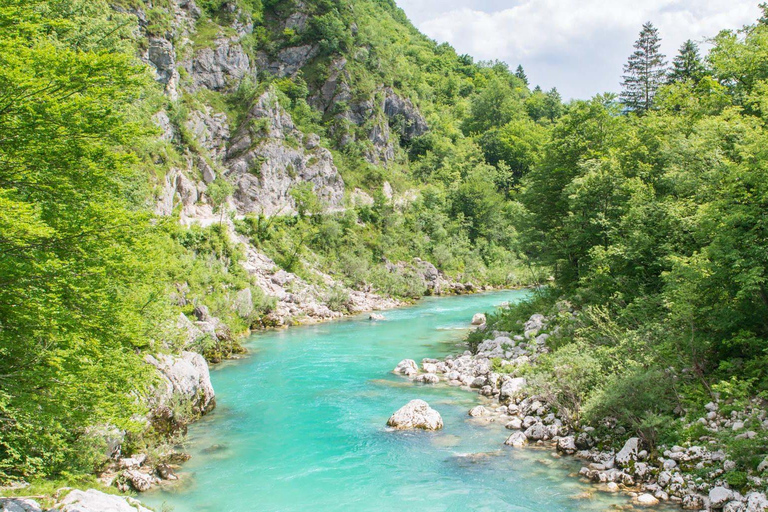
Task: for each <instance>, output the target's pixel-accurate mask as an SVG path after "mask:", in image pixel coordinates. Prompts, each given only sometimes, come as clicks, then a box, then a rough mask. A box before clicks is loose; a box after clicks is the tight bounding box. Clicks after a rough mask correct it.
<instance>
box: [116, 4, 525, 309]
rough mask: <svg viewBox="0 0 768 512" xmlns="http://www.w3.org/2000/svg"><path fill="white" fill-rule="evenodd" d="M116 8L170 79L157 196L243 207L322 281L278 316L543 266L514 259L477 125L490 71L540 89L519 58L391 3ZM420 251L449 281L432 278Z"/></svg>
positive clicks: (201, 211)
mask: <svg viewBox="0 0 768 512" xmlns="http://www.w3.org/2000/svg"><path fill="white" fill-rule="evenodd" d="M116 9H118V10H119V11H122V12H126V13H129V14H131V15H133V16H135V18H136V20H137V23H138V33H137V35H136V38H137V42H138V45H139V48H140V51H141V53H140V55H141V58H142V59H143V60H144V61H145V62H146V63H148V64H149V65H150V66H151V67H153V68H154V71H155V79H156V80H157V82H158V83H159V84H160V85H161V86H162V87H163V89H164V94H165V100H164V101H163V102H162V103H161V104H160V110H159V112H158V113H157V114H155V116H154V121H155V123H156V124H157V125H158V126H159V127H160V128H161V129H162V135H161V139H162V140H165V141H168V142H169V143H170V144H169V147H165V148H163V152H161V153H158V154H156V155H154V159H155V161H156V162H158V163H160V167H161V169H162V168H164V169H163V170H164V172H165V176H164V178H162V177H161V176H162V175H161V174H160V173H158V183H159V191H158V193H157V196H158V207H157V212H158V213H160V214H162V215H171V214H174V213H175V212H174V208H178V215H179V216H180V219H181V222H182V223H183V224H199V225H202V226H209V225H212V224H220V225H221V224H226V225H229V226H230V227H231V226H232V224H230V222H229V221H234V226H235V229H236V231H237V232H238V233H239V234H240V235H244V238H240V241H242V242H245V243H246V244H247V245H250V248H249V249H248V250H249V251H250V252H251V253H252V254H255V253H260V254H262V255H263V256H266V257H267V258H271V260H272V261H274V262H275V265H274V266H273V268H274V270H284V271H287V272H289V273H291V274H297V275H298V276H299V277H300V278H301V279H303V280H304V281H306V282H308V283H310V284H311V285H314V289H312V288H311V287H306V286H303V288H302V289H303V290H304V291H307V290H309V292H310V293H308V294H307V293H304V294H301V295H302V296H301V297H300V298H299V300H298V301H297V300H295V297H289V298H288V300H285V299H286V297H285V295H284V294H283V293H282V292H278V293H277V294H275V293H273V292H272V291H271V290H270V287H267V288H266V289H267V293H268V294H269V295H271V296H273V297H276V298H277V300H278V302H279V303H280V304H281V306H280V307H278V308H277V311H278V312H280V314H277V315H271V316H270V317H269V319H268V322H269V323H275V322H277V323H282V322H284V321H286V320H288V319H289V318H293V317H295V316H298V317H302V316H304V317H308V318H310V319H311V318H329V317H332V316H334V311H335V312H338V311H343V310H344V309H345V304H344V303H346V305H348V306H349V307H347V308H346V309H350V310H352V311H358V310H360V309H371V308H376V307H382V305H381V304H380V303H379V299H377V298H376V297H375V296H373V295H369V296H368V297H367V299H366V298H364V297H363V298H360V297H357V295H358V294H359V292H361V291H371V290H378V291H379V292H380V293H383V294H385V295H395V296H400V297H417V296H420V295H422V294H424V293H441V292H445V291H448V290H453V291H464V290H466V289H470V290H472V289H474V288H475V286H476V285H484V284H486V283H487V284H494V285H510V284H519V283H521V282H525V281H529V280H531V279H533V276H531V275H530V273H528V275H524V274H523V271H522V267H521V266H520V265H519V263H518V262H517V261H516V259H515V254H514V251H513V238H514V232H513V229H512V228H511V218H512V217H513V216H514V212H513V211H511V210H510V208H511V203H510V204H509V205H506V206H505V201H504V199H503V196H502V194H503V193H506V192H507V191H508V190H505V188H506V187H508V185H509V184H508V183H506V182H503V181H500V180H499V179H498V177H499V175H500V174H501V173H500V172H499V167H491V166H489V165H487V164H485V161H484V154H483V152H482V150H481V148H480V146H479V145H478V144H476V143H475V142H474V141H473V139H472V138H471V137H468V136H467V135H470V130H467V129H466V126H464V125H468V123H467V121H468V120H469V121H471V120H472V119H469V118H470V117H471V115H467V114H468V113H469V112H468V111H469V110H470V105H471V102H470V97H472V96H473V95H475V94H476V92H477V90H482V88H483V87H485V86H486V85H487V84H488V83H489V82H490V81H493V80H497V81H498V80H503V81H505V82H506V83H505V86H506V87H507V88H510V87H511V88H515V89H516V90H517V91H518V94H519V95H520V97H521V98H523V97H527V96H529V94H530V93H529V91H528V89H527V87H526V86H525V84H524V83H523V82H522V81H521V80H519V79H518V78H516V77H514V76H512V75H511V74H509V73H508V72H507V70H506V68H505V67H504V66H501V65H497V66H495V67H480V66H476V65H474V64H473V63H472V62H471V59H468V58H466V57H459V56H457V55H456V54H455V52H454V51H453V50H452V49H451V48H450V47H447V46H445V45H441V46H438V45H436V44H435V43H434V42H432V41H430V40H428V39H426V38H425V37H424V36H423V35H421V34H420V33H418V31H416V30H415V29H414V28H413V27H412V26H411V25H410V23H409V22H408V21H407V19H406V18H405V16H404V15H403V13H402V11H401V10H400V9H398V8H397V7H396V6H395V5H394V4H393V3H391V2H355V3H354V4H352V3H348V2H272V3H265V4H263V5H262V4H261V3H258V2H257V3H253V2H251V3H249V2H205V3H200V5H197V4H195V3H194V2H186V3H185V2H179V3H174V2H169V3H159V4H153V5H152V6H150V5H144V4H141V3H140V2H138V3H137V2H131V3H122V4H120V5H118V6H116ZM518 107H519V108H518V109H517V110H518V112H517V113H516V115H517V116H518V117H521V118H524V119H527V120H529V122H531V123H533V121H532V120H530V118H529V117H528V115H527V113H526V111H525V110H524V109H523V108H522V107H523V105H522V103H521V104H520V105H518ZM462 128H464V131H462ZM465 132H466V134H465ZM154 170H155V172H157V169H154ZM427 183H431V184H432V185H431V187H429V188H427V189H424V186H425V184H427ZM425 193H426V194H425ZM294 214H298V215H294ZM267 217H278V218H277V219H275V220H269V221H268V220H266V218H267ZM225 221H227V222H225ZM339 255H342V256H343V257H342V258H339V257H338V256H339ZM417 257H421V258H423V259H426V260H428V261H431V262H434V263H435V264H436V265H437V269H434V268H433V267H432V266H430V269H429V272H432V273H437V272H440V273H445V274H446V277H445V278H443V277H440V279H441V280H444V281H446V283H445V284H443V285H441V286H433V285H432V284H431V281H430V279H433V278H430V279H425V278H424V273H423V271H422V270H421V269H419V268H418V267H419V265H420V264H417V265H413V264H412V261H413V258H417ZM388 260H394V261H395V262H397V261H402V262H405V264H400V265H393V264H389V263H387V262H388ZM268 266H269V264H268ZM516 267H518V268H519V269H521V270H516ZM252 268H256V267H253V266H252ZM319 269H322V272H318V271H319ZM264 270H266V268H265V269H264ZM326 274H329V275H326ZM260 276H261V278H262V280H263V279H264V278H268V279H272V278H271V277H270V276H265V275H264V273H263V272H261V274H260ZM418 276H421V277H420V278H419V277H418ZM451 279H454V280H458V281H459V282H460V283H462V284H461V285H459V283H454V284H453V285H450V284H449V282H450V281H451ZM296 282H298V281H296ZM278 284H281V283H278ZM262 288H264V287H263V286H262ZM329 295H334V299H335V300H333V301H332V302H333V303H335V306H336V307H335V308H333V310H330V309H328V308H327V307H323V305H322V303H324V302H325V303H327V302H328V301H327V300H326V299H327V298H328V296H329ZM346 296H350V297H351V298H350V299H349V300H346V299H345V297H346ZM340 300H341V302H342V304H338V302H339V301H340ZM366 300H367V301H368V302H366ZM289 303H291V304H296V303H298V304H299V305H302V304H305V303H306V304H307V306H306V307H300V308H299V309H298V311H297V310H296V308H295V307H294V308H290V307H288V304H289ZM332 306H333V305H332ZM289 310H290V311H291V313H287V312H288V311H289ZM283 312H286V314H283Z"/></svg>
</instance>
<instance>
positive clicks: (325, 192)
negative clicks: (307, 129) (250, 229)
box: [226, 90, 344, 215]
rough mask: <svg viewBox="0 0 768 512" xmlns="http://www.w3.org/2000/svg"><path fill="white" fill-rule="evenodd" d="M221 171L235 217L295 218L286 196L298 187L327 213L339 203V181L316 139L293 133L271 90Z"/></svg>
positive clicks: (252, 111) (291, 201)
mask: <svg viewBox="0 0 768 512" xmlns="http://www.w3.org/2000/svg"><path fill="white" fill-rule="evenodd" d="M226 165H227V167H228V169H229V171H228V172H227V178H228V179H229V180H230V181H232V182H233V183H234V184H235V195H234V197H235V201H236V203H237V208H238V211H239V212H240V213H249V212H259V213H264V214H266V215H279V214H283V215H286V214H291V213H294V212H295V211H296V210H295V202H294V199H293V198H292V197H291V195H290V192H291V190H292V189H293V188H294V187H295V186H296V185H299V184H301V183H309V184H311V186H312V189H313V190H314V192H315V194H316V195H317V197H318V199H320V201H321V202H322V203H323V204H324V205H325V206H326V207H327V208H338V207H340V206H341V205H342V201H343V199H344V181H343V180H342V179H341V176H340V175H339V173H338V171H337V170H336V167H335V166H334V165H333V157H332V156H331V153H330V151H328V150H327V149H326V148H324V147H322V146H320V137H318V136H317V135H315V134H307V135H305V134H303V133H302V132H301V131H299V130H298V129H297V128H296V126H295V125H294V123H293V120H292V119H291V116H290V115H288V113H287V112H286V111H285V109H283V108H282V107H281V106H280V103H279V101H278V99H277V95H276V94H275V92H274V91H273V90H268V91H267V92H265V93H264V94H262V95H261V96H260V97H259V98H258V99H257V100H256V102H255V103H254V105H253V107H252V108H251V109H250V111H249V112H248V115H247V117H246V122H245V123H244V127H243V128H242V129H241V130H240V132H239V133H238V134H237V135H236V136H235V137H234V138H233V139H232V142H231V145H230V146H229V149H228V150H227V160H226Z"/></svg>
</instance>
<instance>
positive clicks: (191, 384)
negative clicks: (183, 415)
mask: <svg viewBox="0 0 768 512" xmlns="http://www.w3.org/2000/svg"><path fill="white" fill-rule="evenodd" d="M145 360H146V361H147V362H148V363H149V364H151V365H152V366H154V367H155V368H157V369H158V371H159V374H160V376H161V378H162V381H161V383H160V384H159V385H158V388H157V393H156V395H155V397H154V398H153V402H154V404H153V405H154V406H155V407H169V406H170V405H171V404H172V402H174V401H176V402H182V403H187V404H189V406H190V409H191V411H192V412H193V413H194V414H204V413H206V412H208V411H210V410H211V409H213V407H214V406H215V393H214V390H213V385H212V384H211V377H210V374H209V371H208V363H206V362H205V359H204V358H203V356H201V355H200V354H197V353H195V352H187V351H185V352H182V353H181V355H180V356H170V355H165V354H159V355H157V356H151V355H147V356H145Z"/></svg>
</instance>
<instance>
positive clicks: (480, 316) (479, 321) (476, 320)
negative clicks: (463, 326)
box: [472, 313, 485, 325]
mask: <svg viewBox="0 0 768 512" xmlns="http://www.w3.org/2000/svg"><path fill="white" fill-rule="evenodd" d="M484 323H485V314H484V313H475V315H474V316H473V317H472V325H483V324H484Z"/></svg>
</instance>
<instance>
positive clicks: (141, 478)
mask: <svg viewBox="0 0 768 512" xmlns="http://www.w3.org/2000/svg"><path fill="white" fill-rule="evenodd" d="M123 477H125V479H126V480H127V481H128V482H129V483H130V484H131V487H133V488H134V489H136V490H137V491H139V492H145V491H148V490H149V488H150V487H152V484H153V483H154V478H153V477H152V476H151V475H148V474H147V473H142V472H141V471H139V470H137V469H128V470H125V471H123Z"/></svg>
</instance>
